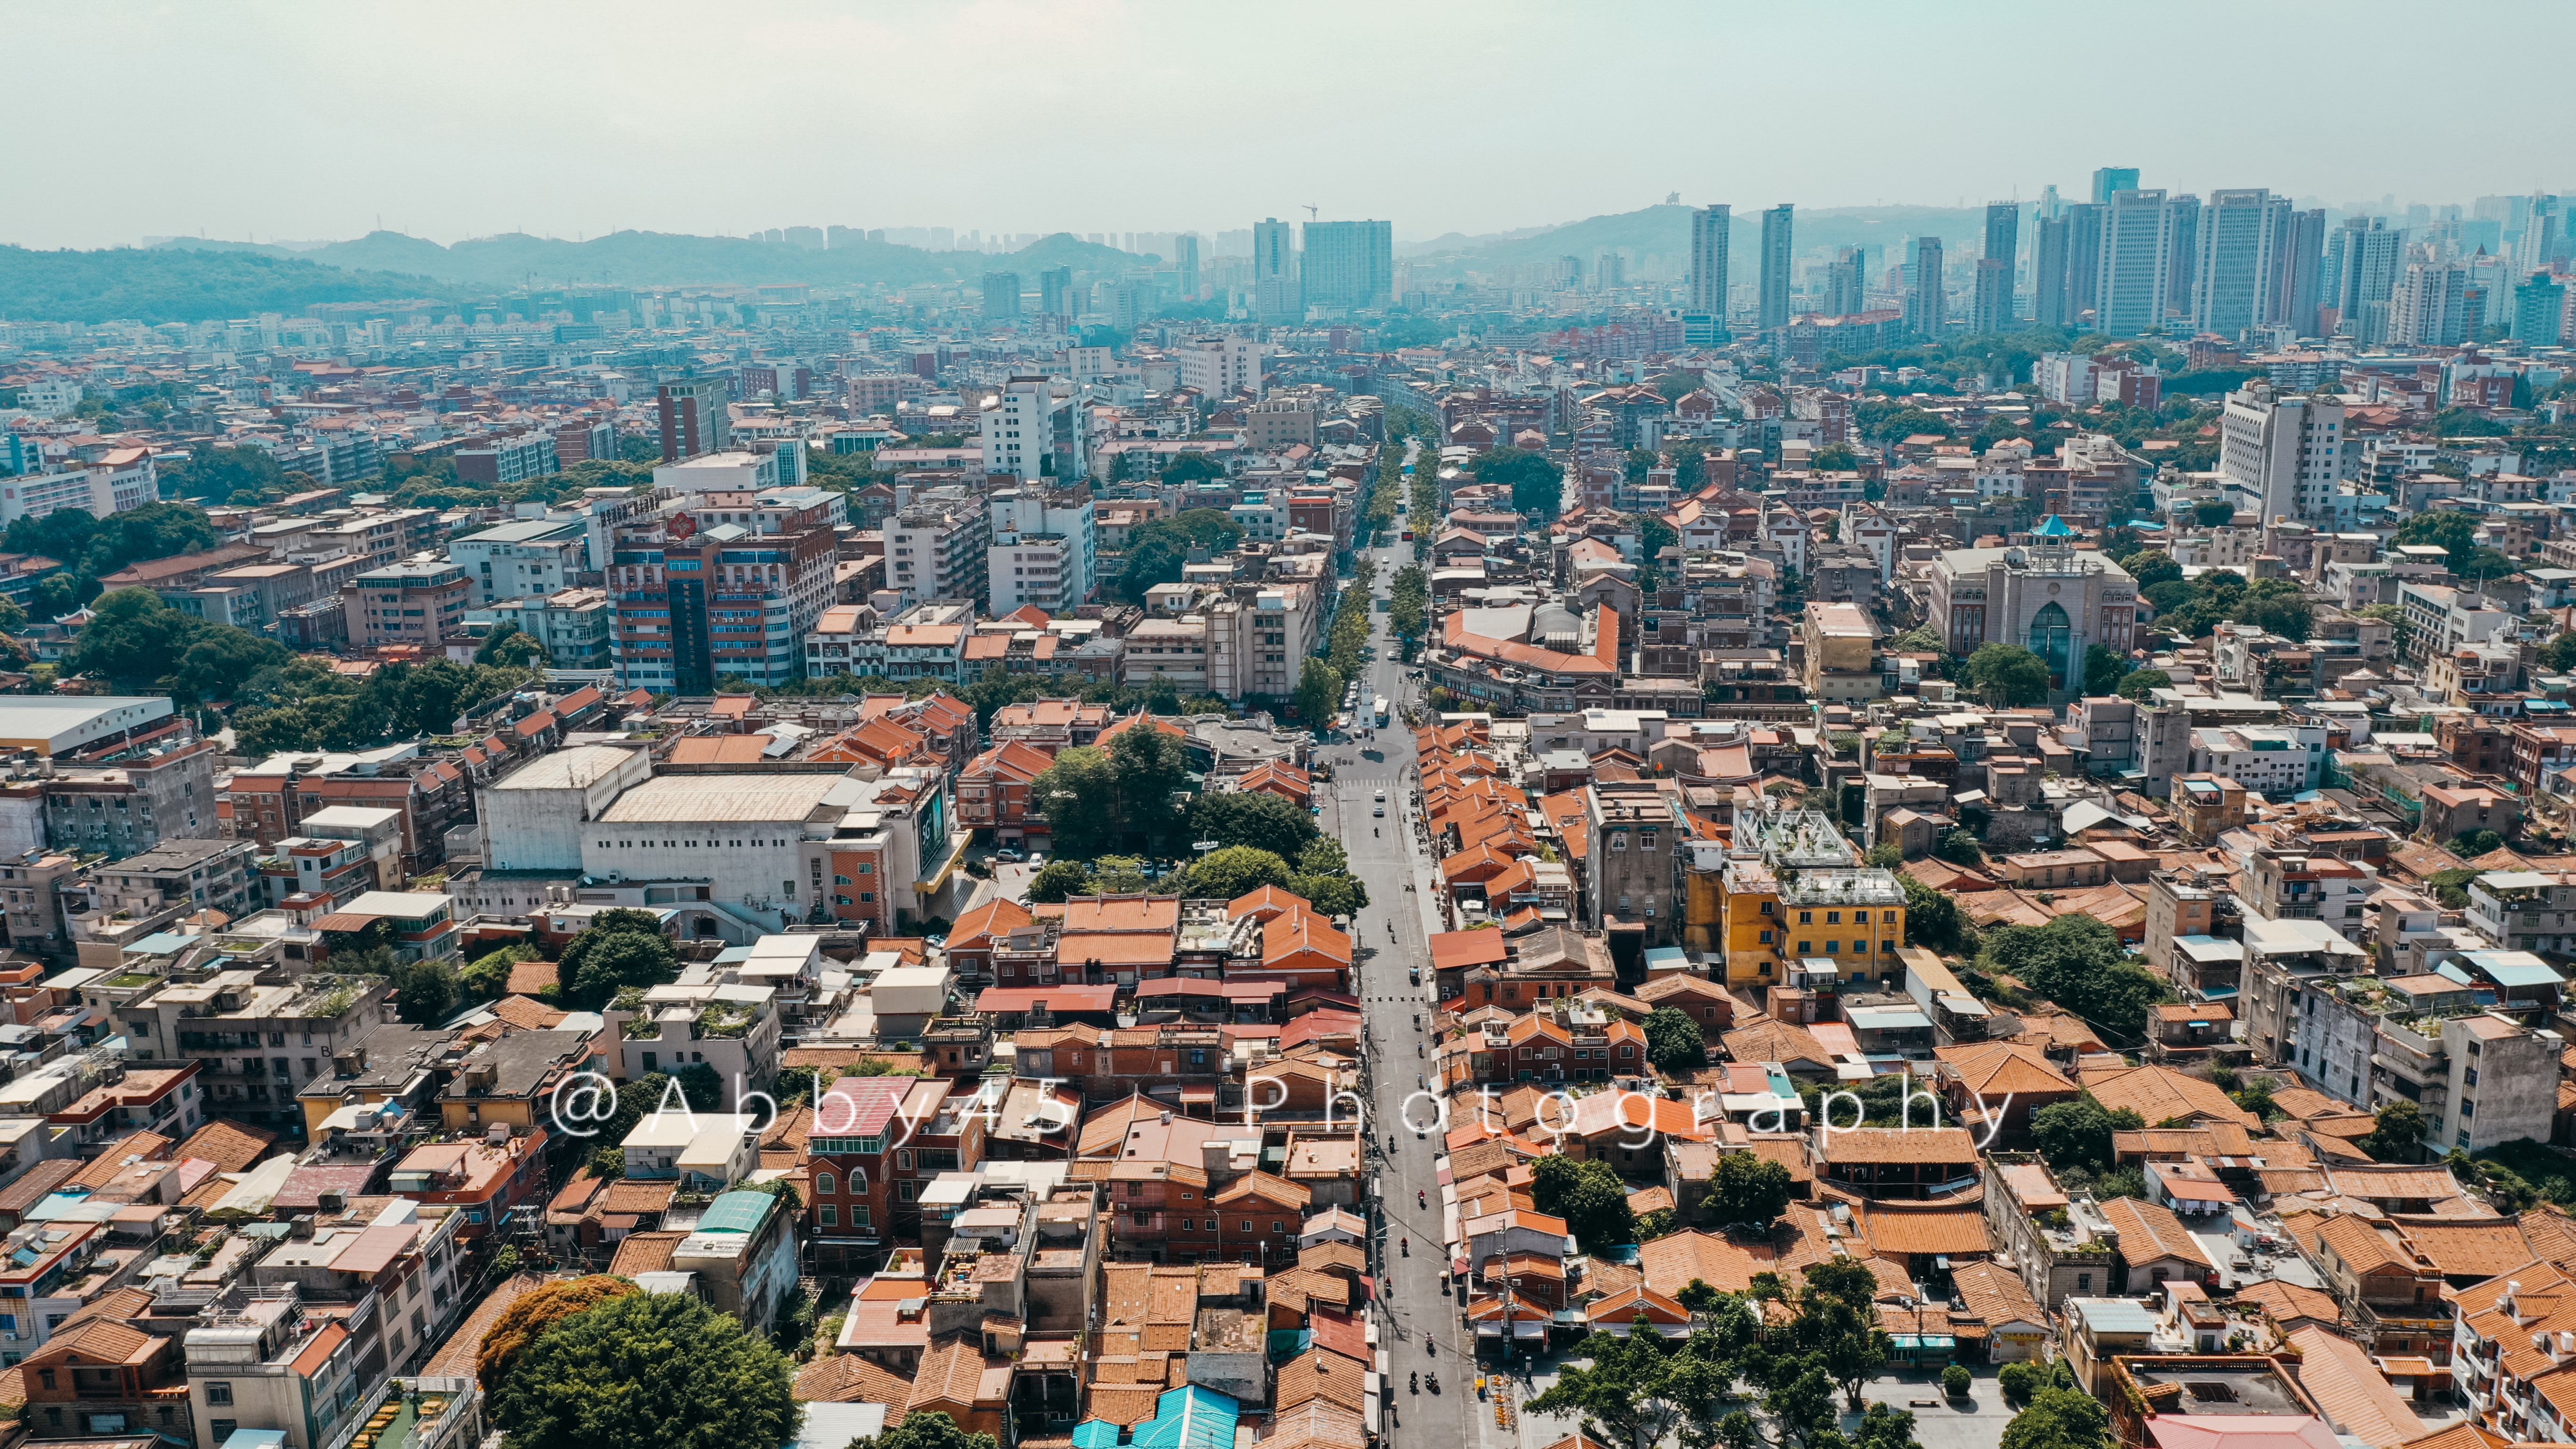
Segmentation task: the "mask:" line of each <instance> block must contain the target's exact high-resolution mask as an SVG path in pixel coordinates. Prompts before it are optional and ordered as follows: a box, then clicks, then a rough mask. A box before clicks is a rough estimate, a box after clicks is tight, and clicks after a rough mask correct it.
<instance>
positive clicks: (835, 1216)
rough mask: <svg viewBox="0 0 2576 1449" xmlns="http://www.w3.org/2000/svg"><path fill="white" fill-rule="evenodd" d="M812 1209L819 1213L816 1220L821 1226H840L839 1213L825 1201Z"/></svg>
mask: <svg viewBox="0 0 2576 1449" xmlns="http://www.w3.org/2000/svg"><path fill="white" fill-rule="evenodd" d="M814 1211H815V1212H816V1213H817V1214H819V1216H818V1217H817V1218H816V1221H817V1222H820V1223H821V1224H822V1225H823V1226H825V1227H827V1228H836V1227H839V1226H840V1216H841V1215H840V1213H839V1212H838V1211H837V1210H836V1209H834V1208H833V1206H832V1205H831V1204H830V1203H825V1204H823V1205H822V1206H821V1207H819V1208H816V1209H815V1210H814Z"/></svg>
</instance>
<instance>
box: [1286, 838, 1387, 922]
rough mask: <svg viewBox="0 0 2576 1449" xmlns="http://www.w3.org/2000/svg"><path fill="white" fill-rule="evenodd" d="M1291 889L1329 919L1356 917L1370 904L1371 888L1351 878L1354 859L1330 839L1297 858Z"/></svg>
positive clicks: (1337, 842)
mask: <svg viewBox="0 0 2576 1449" xmlns="http://www.w3.org/2000/svg"><path fill="white" fill-rule="evenodd" d="M1288 888H1289V889H1290V890H1293V891H1295V892H1296V893H1297V894H1299V895H1301V896H1303V897H1305V898H1306V901H1307V903H1308V904H1310V905H1312V906H1313V907H1314V908H1315V909H1316V910H1318V911H1321V912H1323V913H1324V914H1325V915H1327V916H1344V917H1348V916H1356V915H1358V914H1359V913H1360V912H1361V911H1362V910H1363V909H1365V908H1366V907H1367V905H1368V902H1369V894H1368V886H1367V885H1366V884H1364V883H1362V882H1361V880H1360V879H1359V877H1357V876H1355V875H1352V874H1351V862H1350V856H1349V855H1348V854H1347V853H1346V852H1345V851H1344V850H1343V849H1342V843H1341V842H1340V841H1338V840H1335V839H1333V838H1332V837H1331V836H1329V835H1327V836H1320V837H1318V838H1317V839H1316V840H1315V841H1313V842H1312V843H1311V844H1309V845H1308V846H1307V847H1306V850H1305V853H1304V854H1302V855H1300V856H1298V857H1297V874H1296V877H1295V879H1294V880H1293V881H1292V882H1291V884H1290V885H1289V887H1288Z"/></svg>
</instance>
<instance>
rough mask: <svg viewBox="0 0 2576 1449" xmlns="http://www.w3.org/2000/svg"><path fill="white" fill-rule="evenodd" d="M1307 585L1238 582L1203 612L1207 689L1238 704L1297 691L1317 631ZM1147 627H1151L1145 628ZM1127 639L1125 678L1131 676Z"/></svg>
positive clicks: (1131, 649) (1132, 646)
mask: <svg viewBox="0 0 2576 1449" xmlns="http://www.w3.org/2000/svg"><path fill="white" fill-rule="evenodd" d="M1319 624H1320V621H1319V618H1318V610H1317V607H1316V602H1315V588H1314V586H1313V585H1312V584H1301V583H1282V584H1238V585H1235V586H1233V587H1231V588H1229V589H1228V590H1227V591H1226V593H1225V596H1224V597H1222V598H1220V599H1217V600H1215V601H1214V602H1212V603H1211V604H1210V605H1209V606H1208V609H1207V631H1206V634H1205V636H1204V638H1205V639H1206V644H1207V680H1208V691H1209V692H1210V693H1212V694H1216V695H1219V696H1221V697H1223V698H1225V699H1229V700H1234V701H1237V702H1240V701H1243V700H1247V699H1252V698H1263V699H1281V700H1284V699H1286V698H1288V697H1289V696H1290V695H1292V694H1295V693H1296V692H1297V678H1298V674H1299V672H1300V671H1301V670H1302V669H1303V668H1304V661H1305V659H1306V656H1307V655H1309V654H1312V653H1313V652H1314V651H1315V645H1316V643H1317V638H1316V633H1317V629H1318V628H1319ZM1147 627H1150V626H1147ZM1136 667H1137V661H1136V657H1135V637H1134V636H1133V635H1130V636H1129V640H1128V657H1127V675H1128V678H1130V679H1131V680H1132V679H1133V678H1135V676H1136Z"/></svg>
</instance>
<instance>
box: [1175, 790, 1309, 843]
mask: <svg viewBox="0 0 2576 1449" xmlns="http://www.w3.org/2000/svg"><path fill="white" fill-rule="evenodd" d="M1189 826H1190V839H1191V840H1193V841H1199V840H1213V841H1215V842H1216V843H1217V844H1218V846H1219V847H1228V846H1237V845H1243V846H1250V847H1252V848H1254V849H1256V850H1266V851H1268V852H1270V853H1271V854H1272V855H1276V856H1278V857H1280V858H1281V859H1283V860H1296V859H1298V858H1300V857H1301V856H1303V855H1304V854H1305V853H1306V848H1307V847H1308V846H1309V845H1311V844H1313V843H1314V842H1315V840H1316V838H1317V837H1319V836H1320V835H1322V834H1323V832H1322V831H1320V830H1318V829H1317V828H1316V827H1315V817H1314V816H1312V815H1310V814H1308V813H1307V812H1306V811H1304V810H1302V809H1300V808H1298V806H1297V802H1295V801H1293V800H1289V799H1286V798H1283V797H1281V796H1278V795H1273V794H1271V793H1270V792H1269V791H1267V790H1214V791H1210V792H1208V793H1206V794H1203V795H1200V796H1199V797H1198V798H1197V799H1195V800H1192V801H1191V802H1190V809H1189Z"/></svg>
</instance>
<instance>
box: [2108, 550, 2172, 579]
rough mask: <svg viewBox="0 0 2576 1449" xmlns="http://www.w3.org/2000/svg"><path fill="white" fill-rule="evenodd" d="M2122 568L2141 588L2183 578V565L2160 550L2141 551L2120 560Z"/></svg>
mask: <svg viewBox="0 0 2576 1449" xmlns="http://www.w3.org/2000/svg"><path fill="white" fill-rule="evenodd" d="M2120 567H2121V568H2122V569H2125V570H2126V571H2127V572H2128V575H2129V577H2130V578H2132V579H2135V580H2136V581H2137V584H2138V587H2139V588H2142V589H2143V588H2147V587H2150V586H2152V585H2155V584H2161V583H2168V582H2171V581H2173V580H2176V579H2179V578H2181V577H2182V565H2181V564H2178V563H2176V562H2174V556H2173V555H2172V554H2169V553H2167V552H2165V551H2164V550H2163V549H2160V548H2145V549H2140V550H2138V551H2137V552H2136V553H2133V554H2131V555H2129V556H2128V557H2127V558H2124V559H2122V560H2120Z"/></svg>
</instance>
